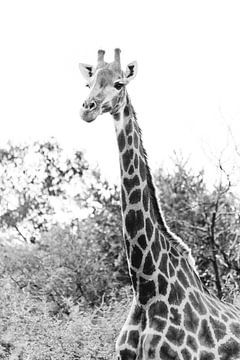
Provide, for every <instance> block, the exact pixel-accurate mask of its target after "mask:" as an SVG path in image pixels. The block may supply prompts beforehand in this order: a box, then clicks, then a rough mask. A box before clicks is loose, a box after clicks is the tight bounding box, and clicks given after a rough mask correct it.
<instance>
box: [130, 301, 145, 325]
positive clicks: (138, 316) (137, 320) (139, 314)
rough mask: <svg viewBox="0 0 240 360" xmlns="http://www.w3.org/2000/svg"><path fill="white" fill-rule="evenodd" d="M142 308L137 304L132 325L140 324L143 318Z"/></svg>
mask: <svg viewBox="0 0 240 360" xmlns="http://www.w3.org/2000/svg"><path fill="white" fill-rule="evenodd" d="M142 312H143V311H142V308H141V306H139V305H135V307H134V310H133V312H132V315H131V320H130V325H138V324H139V323H140V321H141V318H142Z"/></svg>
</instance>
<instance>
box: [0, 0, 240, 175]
mask: <svg viewBox="0 0 240 360" xmlns="http://www.w3.org/2000/svg"><path fill="white" fill-rule="evenodd" d="M239 19H240V2H239V1H234V0H233V1H221V0H216V1H215V0H207V1H204V0H202V1H195V0H189V1H185V0H182V1H179V0H177V1H174V0H171V1H161V0H158V1H153V0H152V1H148V2H146V1H142V2H141V1H139V0H138V1H136V0H131V1H126V0H124V1H121V2H120V1H113V0H111V1H110V0H101V1H99V0H92V1H80V0H79V1H71V0H70V1H61V0H58V1H51V0H48V1H46V0H42V1H33V0H31V1H25V0H21V1H13V0H8V1H1V2H0V52H1V54H0V99H1V100H0V126H1V128H0V129H1V130H0V143H1V144H3V143H4V142H5V141H7V140H8V139H10V140H13V141H18V140H21V141H23V140H28V139H34V140H35V139H38V138H46V137H47V138H48V137H49V136H55V137H56V138H57V139H58V140H59V141H60V143H61V144H62V145H64V146H65V147H66V148H67V149H71V148H72V147H74V148H78V149H85V150H86V157H87V159H89V160H90V162H91V163H97V162H98V163H99V166H100V168H101V169H102V171H103V173H104V174H105V176H106V177H107V178H108V179H109V180H111V181H112V180H113V181H117V179H118V176H119V172H118V153H117V146H116V139H115V133H114V127H113V121H112V119H111V117H110V116H109V115H104V116H102V117H99V118H98V119H97V120H96V122H94V123H92V124H86V123H84V122H83V121H81V119H80V117H79V109H80V106H81V104H82V103H83V101H84V100H85V97H86V96H87V94H88V89H87V88H85V86H84V85H85V84H84V80H83V79H82V77H81V74H80V72H79V70H78V63H79V62H86V63H93V64H95V62H96V53H97V50H98V48H103V49H105V50H106V51H107V53H106V59H109V61H111V60H112V59H113V49H114V48H115V47H120V48H121V49H122V64H123V66H124V67H125V66H126V64H127V63H129V62H131V61H133V60H137V61H138V66H139V70H138V75H137V77H136V79H135V80H134V82H133V83H131V84H130V85H129V94H130V96H131V98H132V102H133V105H134V107H135V110H136V112H137V114H138V120H139V124H140V126H141V128H142V130H143V138H144V143H145V147H146V150H147V152H148V156H149V161H150V164H151V166H152V168H153V169H155V168H156V167H157V166H158V165H162V164H164V165H165V166H167V167H169V166H170V165H169V164H170V162H169V158H170V156H171V155H172V153H173V150H174V149H175V150H177V151H179V150H181V151H182V152H183V154H184V155H186V156H190V160H189V164H190V165H192V166H193V167H194V168H201V167H205V168H206V170H207V174H208V176H209V177H212V178H214V177H215V172H214V171H215V170H214V166H213V163H211V161H210V160H209V159H212V158H213V154H215V155H217V154H219V152H220V151H221V150H223V149H224V148H225V147H226V144H227V141H228V138H229V137H228V136H227V126H231V129H232V132H233V134H234V136H235V138H236V141H239V135H240V20H239ZM227 156H229V155H227Z"/></svg>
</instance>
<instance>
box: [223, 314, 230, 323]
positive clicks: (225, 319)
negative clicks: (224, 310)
mask: <svg viewBox="0 0 240 360" xmlns="http://www.w3.org/2000/svg"><path fill="white" fill-rule="evenodd" d="M222 319H223V321H225V322H228V320H229V319H228V317H227V316H226V315H224V314H222Z"/></svg>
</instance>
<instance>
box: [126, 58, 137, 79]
mask: <svg viewBox="0 0 240 360" xmlns="http://www.w3.org/2000/svg"><path fill="white" fill-rule="evenodd" d="M136 75H137V62H136V61H133V62H131V63H130V64H128V65H127V69H126V74H125V77H126V79H127V80H128V82H130V81H131V80H133V79H134V78H135V76H136Z"/></svg>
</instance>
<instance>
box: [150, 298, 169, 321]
mask: <svg viewBox="0 0 240 360" xmlns="http://www.w3.org/2000/svg"><path fill="white" fill-rule="evenodd" d="M148 315H149V319H152V318H154V316H155V315H156V316H161V317H162V318H164V319H167V317H168V307H167V305H166V304H165V303H164V302H163V301H159V300H157V301H156V302H155V303H153V304H151V306H150V307H149V310H148ZM157 320H158V318H157Z"/></svg>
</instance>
